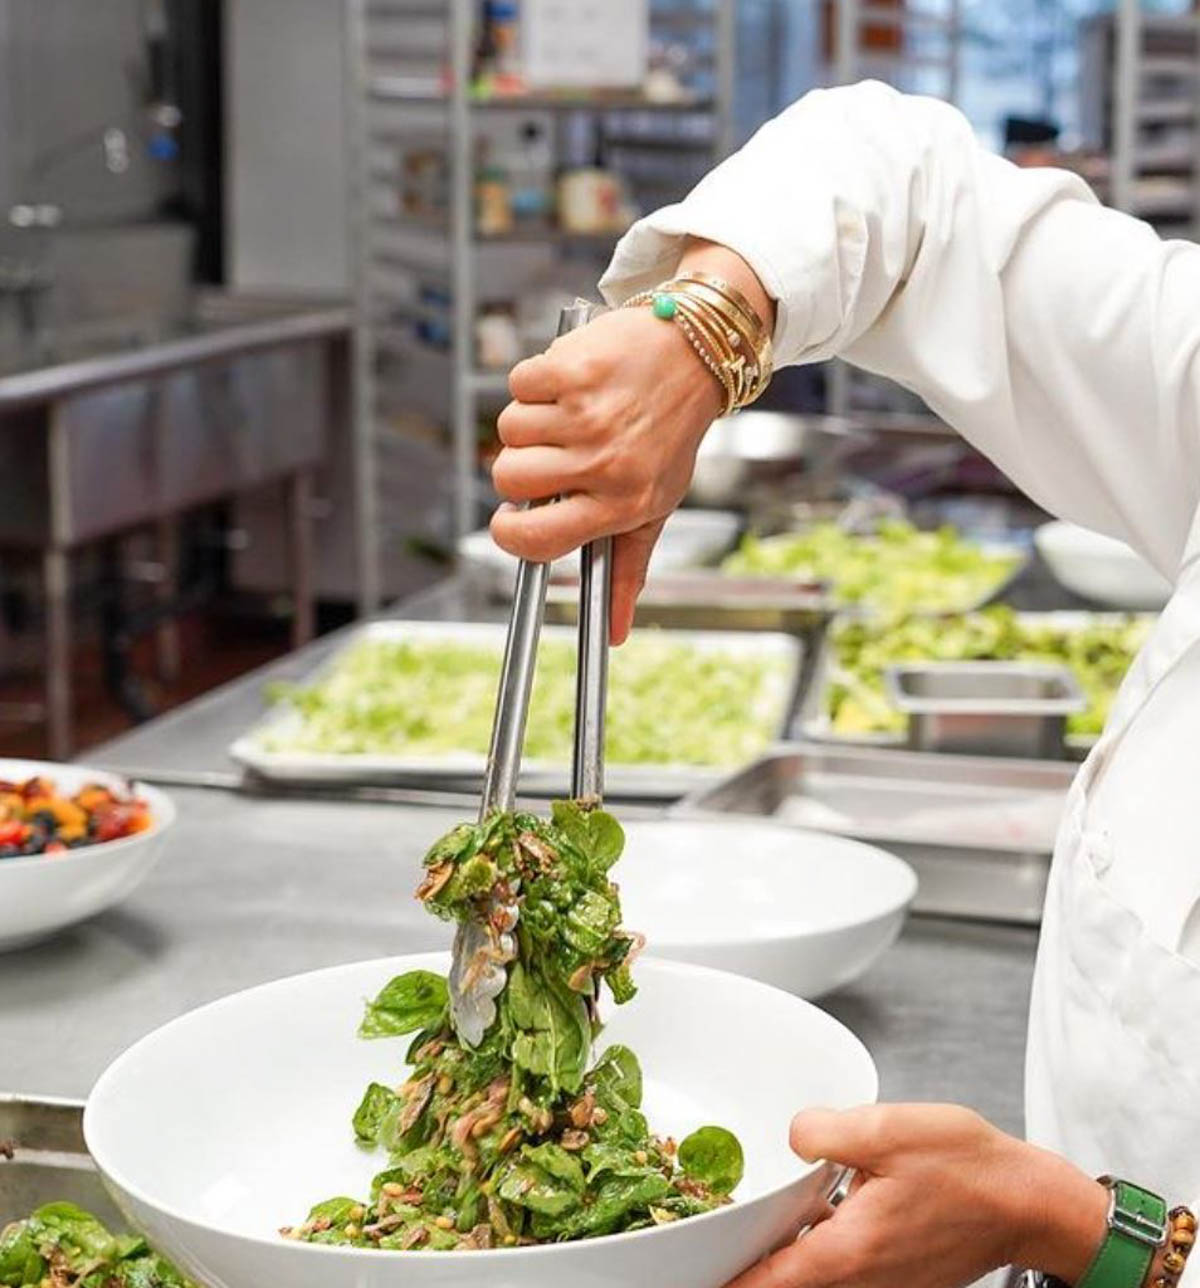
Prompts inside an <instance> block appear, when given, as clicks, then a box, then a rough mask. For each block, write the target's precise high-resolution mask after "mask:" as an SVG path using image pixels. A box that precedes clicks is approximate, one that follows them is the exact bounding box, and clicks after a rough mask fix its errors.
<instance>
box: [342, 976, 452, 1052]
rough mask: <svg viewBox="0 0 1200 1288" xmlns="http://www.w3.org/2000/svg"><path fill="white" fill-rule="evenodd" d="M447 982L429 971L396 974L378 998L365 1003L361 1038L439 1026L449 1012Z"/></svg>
mask: <svg viewBox="0 0 1200 1288" xmlns="http://www.w3.org/2000/svg"><path fill="white" fill-rule="evenodd" d="M449 1007H450V994H449V991H448V989H447V987H446V981H445V980H444V979H443V978H442V977H441V976H440V975H435V974H433V972H432V971H427V970H414V971H409V972H408V974H407V975H397V976H396V978H395V979H393V980H392V981H391V982H390V983H388V984H385V985H384V987H383V990H382V991H381V992H380V994H379V996H378V997H377V998H376V999H375V1000H374V1001H373V1002H368V1003H367V1010H366V1014H365V1015H364V1016H363V1022H362V1024H361V1025H360V1026H359V1030H358V1035H359V1037H362V1038H391V1037H399V1036H400V1035H401V1034H404V1033H414V1032H416V1030H417V1029H424V1028H428V1027H430V1026H431V1025H434V1024H438V1023H440V1022H441V1021H442V1020H443V1019H444V1017H445V1016H446V1014H447V1013H448V1011H449Z"/></svg>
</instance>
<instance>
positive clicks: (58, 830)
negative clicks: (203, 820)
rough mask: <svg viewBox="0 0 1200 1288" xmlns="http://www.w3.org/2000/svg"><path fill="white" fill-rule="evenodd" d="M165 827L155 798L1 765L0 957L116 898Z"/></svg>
mask: <svg viewBox="0 0 1200 1288" xmlns="http://www.w3.org/2000/svg"><path fill="white" fill-rule="evenodd" d="M174 818H175V809H174V806H173V805H172V804H171V802H170V800H169V799H168V798H167V797H166V796H165V795H163V793H162V792H160V791H156V790H155V789H154V788H152V787H146V786H143V785H142V784H137V785H136V786H135V785H134V784H131V783H129V782H128V781H126V780H124V779H122V778H119V777H117V776H116V775H114V774H107V773H104V772H103V771H102V770H98V769H87V768H85V767H83V766H80V765H60V764H52V763H50V762H47V761H38V760H0V951H4V950H6V949H11V948H17V947H20V946H22V945H24V944H27V943H31V942H33V941H34V940H37V939H41V938H43V937H45V936H47V935H50V934H53V933H54V932H55V931H58V930H61V929H63V928H64V927H66V926H71V925H74V924H75V923H77V922H80V921H84V920H86V919H87V918H88V917H92V916H95V914H96V913H98V912H101V911H103V910H104V909H105V908H108V907H111V906H112V905H113V904H114V903H118V902H119V901H120V900H122V899H124V898H125V897H126V895H128V894H129V893H130V892H131V891H132V890H133V889H134V887H135V886H137V885H138V884H139V883H140V882H141V881H142V880H143V879H144V878H145V876H146V875H147V873H148V872H149V871H150V869H151V868H152V867H153V866H154V862H155V860H156V859H157V858H158V852H159V847H160V845H161V842H162V837H163V834H164V832H165V831H166V829H167V827H168V826H170V824H171V823H172V822H173V821H174Z"/></svg>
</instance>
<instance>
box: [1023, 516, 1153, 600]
mask: <svg viewBox="0 0 1200 1288" xmlns="http://www.w3.org/2000/svg"><path fill="white" fill-rule="evenodd" d="M1034 541H1035V543H1036V545H1037V549H1038V553H1039V554H1040V555H1041V556H1042V558H1043V559H1044V560H1045V561H1046V564H1047V566H1048V567H1049V569H1050V571H1051V572H1052V573H1053V574H1054V576H1055V578H1056V579H1057V580H1058V581H1059V582H1060V583H1061V584H1062V585H1063V586H1065V587H1066V588H1067V589H1068V590H1070V591H1073V592H1074V593H1075V594H1076V595H1082V596H1083V598H1084V599H1091V600H1094V601H1095V602H1096V603H1098V604H1104V605H1106V606H1107V607H1109V608H1125V609H1130V610H1141V611H1154V610H1157V609H1160V608H1162V607H1163V606H1164V605H1165V604H1166V602H1167V600H1168V599H1170V598H1171V586H1170V583H1169V582H1168V581H1167V580H1166V578H1165V577H1163V576H1162V575H1161V574H1159V573H1158V572H1156V571H1155V569H1153V568H1151V566H1150V565H1149V564H1148V563H1147V562H1146V561H1145V560H1144V559H1143V558H1142V557H1141V555H1139V554H1136V553H1135V552H1134V551H1133V550H1131V549H1130V548H1129V547H1128V546H1127V545H1126V544H1125V543H1124V542H1123V541H1117V540H1115V539H1114V538H1113V537H1106V536H1104V535H1103V534H1102V533H1099V532H1093V531H1092V530H1091V529H1090V528H1081V527H1080V526H1079V525H1078V524H1075V523H1063V522H1061V521H1055V522H1054V523H1045V524H1043V525H1042V526H1041V527H1040V528H1039V529H1038V530H1037V532H1036V533H1035V534H1034Z"/></svg>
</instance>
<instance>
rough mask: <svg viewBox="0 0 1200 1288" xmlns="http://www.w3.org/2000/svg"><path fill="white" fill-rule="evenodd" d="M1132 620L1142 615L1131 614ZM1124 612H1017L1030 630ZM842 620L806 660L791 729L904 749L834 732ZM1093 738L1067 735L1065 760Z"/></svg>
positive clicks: (890, 741) (1122, 618) (1121, 617)
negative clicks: (832, 694) (832, 705)
mask: <svg viewBox="0 0 1200 1288" xmlns="http://www.w3.org/2000/svg"><path fill="white" fill-rule="evenodd" d="M1133 616H1135V617H1142V616H1145V615H1144V614H1134V615H1133ZM1129 618H1130V614H1128V613H1089V612H1076V611H1073V610H1068V611H1060V612H1045V613H1018V614H1017V620H1018V622H1020V623H1022V624H1024V625H1028V626H1030V627H1034V628H1037V627H1053V628H1055V629H1058V630H1064V631H1072V630H1086V629H1087V628H1088V627H1091V626H1098V625H1113V626H1117V625H1124V624H1125V623H1126V622H1128V621H1129ZM841 620H845V615H844V614H841V615H839V617H837V618H834V619H833V620H832V621H831V622H830V623H829V627H828V630H827V631H826V632H825V634H824V635H823V636H822V638H821V640H820V642H819V643H818V644H817V645H816V647H815V649H814V651H813V654H812V656H811V658H810V659H809V671H810V673H811V679H810V680H809V682H808V683H807V684H806V685H805V687H804V693H803V696H802V698H801V702H800V710H799V714H798V718H797V722H796V726H795V730H794V732H795V734H796V736H798V737H800V738H803V739H804V740H805V741H807V742H822V743H831V744H833V745H836V746H839V747H904V746H906V745H907V738H906V736H905V735H904V734H903V733H861V734H845V733H840V732H838V731H837V730H836V729H835V728H834V727H833V723H832V721H831V720H830V718H829V697H828V695H829V688H830V685H831V684H832V682H833V676H834V670H835V666H836V659H835V654H834V644H833V633H834V632H835V631H836V629H837V627H838V623H839V621H841ZM1095 741H1096V740H1095V738H1094V737H1091V736H1087V735H1080V734H1068V735H1067V736H1066V738H1065V740H1064V748H1065V752H1066V754H1067V756H1068V757H1070V758H1071V759H1074V760H1082V759H1083V757H1084V756H1086V755H1087V753H1088V752H1089V751H1090V750H1091V748H1092V747H1093V746H1094V745H1095Z"/></svg>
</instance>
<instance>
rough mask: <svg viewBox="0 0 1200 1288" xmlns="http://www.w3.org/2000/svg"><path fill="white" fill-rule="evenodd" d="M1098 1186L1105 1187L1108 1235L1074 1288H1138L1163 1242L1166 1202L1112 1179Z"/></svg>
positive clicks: (1127, 1182)
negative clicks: (1106, 1191)
mask: <svg viewBox="0 0 1200 1288" xmlns="http://www.w3.org/2000/svg"><path fill="white" fill-rule="evenodd" d="M1100 1184H1101V1185H1104V1186H1107V1187H1108V1195H1109V1198H1108V1233H1107V1234H1106V1235H1105V1237H1104V1242H1103V1243H1102V1244H1101V1245H1100V1249H1099V1251H1098V1252H1097V1253H1096V1255H1095V1257H1094V1258H1093V1259H1092V1264H1091V1265H1090V1266H1088V1268H1087V1270H1086V1272H1085V1273H1084V1276H1083V1278H1082V1279H1081V1280H1080V1281H1079V1283H1078V1285H1077V1288H1140V1285H1141V1283H1142V1281H1143V1280H1144V1279H1145V1278H1146V1271H1147V1270H1149V1269H1150V1263H1151V1261H1153V1260H1154V1253H1155V1251H1156V1250H1157V1249H1158V1248H1161V1247H1162V1246H1163V1245H1164V1244H1165V1243H1166V1241H1167V1204H1166V1201H1165V1200H1164V1199H1162V1198H1160V1197H1159V1195H1157V1194H1153V1193H1151V1191H1149V1190H1144V1189H1142V1188H1141V1187H1140V1186H1138V1185H1134V1184H1132V1183H1131V1182H1130V1181H1119V1180H1117V1179H1116V1178H1115V1177H1112V1176H1101V1177H1100Z"/></svg>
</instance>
